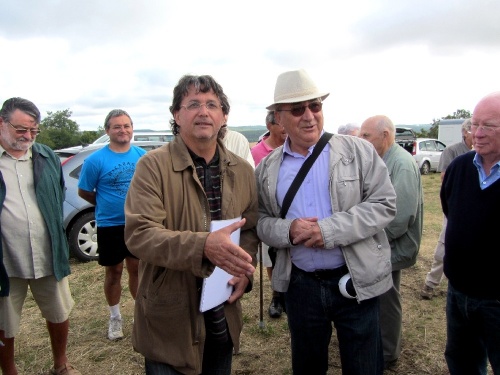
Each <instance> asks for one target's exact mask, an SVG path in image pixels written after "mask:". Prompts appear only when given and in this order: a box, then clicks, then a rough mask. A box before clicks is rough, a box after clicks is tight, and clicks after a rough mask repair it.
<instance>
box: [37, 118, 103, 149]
mask: <svg viewBox="0 0 500 375" xmlns="http://www.w3.org/2000/svg"><path fill="white" fill-rule="evenodd" d="M71 114H72V112H71V111H70V110H69V109H65V110H63V111H56V112H50V111H47V117H45V118H44V119H43V120H42V122H41V123H40V130H41V132H40V134H39V135H38V136H37V137H36V141H37V142H39V143H43V144H45V145H47V146H49V147H50V148H52V149H53V150H57V149H60V148H66V147H72V146H79V145H88V144H90V143H92V142H94V141H95V140H96V139H97V138H99V137H100V136H101V135H102V134H104V127H102V126H100V127H99V128H97V130H96V131H88V130H84V131H80V126H79V125H78V124H77V123H76V122H75V121H73V120H71V119H70V117H71Z"/></svg>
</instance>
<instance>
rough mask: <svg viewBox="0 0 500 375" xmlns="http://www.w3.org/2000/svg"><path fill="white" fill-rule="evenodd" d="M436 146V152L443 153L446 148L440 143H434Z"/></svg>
mask: <svg viewBox="0 0 500 375" xmlns="http://www.w3.org/2000/svg"><path fill="white" fill-rule="evenodd" d="M436 146H437V150H438V151H443V150H444V149H445V148H446V145H445V144H444V143H443V142H440V141H436Z"/></svg>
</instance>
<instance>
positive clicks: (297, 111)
mask: <svg viewBox="0 0 500 375" xmlns="http://www.w3.org/2000/svg"><path fill="white" fill-rule="evenodd" d="M306 108H309V109H310V110H311V112H312V113H318V112H319V111H321V108H323V103H321V102H313V103H309V104H308V105H303V106H301V107H292V108H290V109H278V110H277V111H288V112H290V113H291V114H292V116H295V117H300V116H302V115H303V114H304V113H305V112H306Z"/></svg>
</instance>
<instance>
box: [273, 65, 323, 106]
mask: <svg viewBox="0 0 500 375" xmlns="http://www.w3.org/2000/svg"><path fill="white" fill-rule="evenodd" d="M328 95H330V93H329V92H327V93H322V92H319V90H318V88H317V87H316V85H315V84H314V82H313V80H312V79H311V77H309V74H307V72H306V71H305V70H304V69H299V70H291V71H289V72H284V73H281V74H280V75H279V76H278V79H277V80H276V87H275V88H274V103H273V104H271V105H270V106H268V107H266V109H268V110H274V109H275V108H276V104H281V103H298V102H303V101H306V100H311V99H316V98H321V100H325V99H326V97H327V96H328Z"/></svg>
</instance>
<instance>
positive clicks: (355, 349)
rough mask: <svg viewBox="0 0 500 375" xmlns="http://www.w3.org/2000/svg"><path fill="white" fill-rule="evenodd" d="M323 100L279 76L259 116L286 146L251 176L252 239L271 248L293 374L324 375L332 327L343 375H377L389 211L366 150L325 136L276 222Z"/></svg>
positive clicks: (305, 81) (300, 80) (293, 78)
mask: <svg viewBox="0 0 500 375" xmlns="http://www.w3.org/2000/svg"><path fill="white" fill-rule="evenodd" d="M328 95H329V93H324V92H320V91H319V90H318V88H317V87H316V85H315V84H314V82H313V81H312V79H311V78H310V77H309V75H308V74H307V72H306V71H304V70H302V69H301V70H294V71H289V72H285V73H283V74H281V75H279V76H278V79H277V81H276V87H275V91H274V103H273V104H271V105H270V106H268V107H267V109H268V110H273V111H275V115H276V121H277V122H278V123H279V124H280V125H282V126H283V127H284V128H285V131H286V132H287V134H288V138H287V140H286V142H285V144H284V145H283V147H281V148H278V149H276V150H274V151H273V152H272V153H271V154H270V155H269V156H267V157H266V158H265V159H264V160H263V161H262V162H261V163H260V164H259V166H258V167H257V169H256V172H255V173H256V179H257V189H258V193H259V222H258V225H257V232H258V235H259V237H260V239H261V241H263V242H265V243H267V244H269V246H273V247H276V248H278V251H277V256H276V263H275V266H274V270H273V276H272V286H273V289H274V290H276V291H278V292H282V293H284V294H285V304H286V311H287V318H288V324H289V328H290V334H291V345H292V370H293V373H294V375H298V374H308V375H310V374H313V375H316V374H326V372H327V370H328V345H329V342H330V339H331V335H332V322H333V323H334V325H335V328H336V330H337V337H338V341H339V348H340V357H341V362H342V372H343V373H344V374H359V375H367V374H382V373H383V355H382V346H381V338H380V328H379V315H378V298H377V297H378V296H379V295H381V294H382V293H384V292H386V291H387V290H388V289H389V288H390V287H391V286H392V278H391V261H390V247H389V243H388V241H387V237H386V235H385V233H384V230H383V228H384V227H385V226H387V224H389V223H390V222H391V221H392V219H393V218H394V216H395V213H396V195H395V192H394V189H393V187H392V184H391V182H390V180H389V175H388V173H387V168H386V167H385V164H384V162H383V161H382V159H380V158H379V156H378V155H377V153H376V151H375V149H374V148H373V146H372V145H371V144H370V143H368V142H366V141H364V140H362V139H359V138H356V137H343V136H336V135H333V136H332V137H331V138H330V140H329V141H328V143H327V145H326V147H325V148H324V149H323V151H321V152H320V154H319V156H318V159H317V160H316V161H315V162H314V163H313V164H312V167H311V169H310V170H309V172H308V174H307V175H306V177H305V179H304V181H303V182H302V184H301V185H300V187H299V189H298V191H297V193H296V195H295V198H293V200H292V203H291V205H290V208H289V210H288V212H287V214H286V216H285V218H284V219H282V218H281V216H280V215H281V212H280V210H281V207H282V205H283V200H284V197H285V194H286V193H287V191H288V189H289V188H290V185H291V184H292V181H293V180H294V177H295V176H296V175H297V174H298V171H299V169H300V167H301V166H302V164H304V162H305V161H306V160H307V159H308V157H309V156H310V155H311V153H312V152H313V150H314V148H315V146H316V144H317V143H318V141H319V140H320V137H322V135H323V133H324V130H323V122H324V119H323V112H322V101H323V100H325V99H326V98H327V97H328ZM346 274H347V275H350V276H345V275H346ZM349 278H350V280H349Z"/></svg>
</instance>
